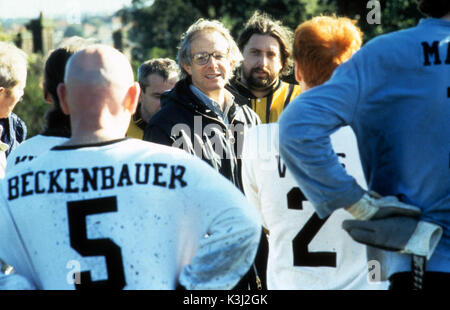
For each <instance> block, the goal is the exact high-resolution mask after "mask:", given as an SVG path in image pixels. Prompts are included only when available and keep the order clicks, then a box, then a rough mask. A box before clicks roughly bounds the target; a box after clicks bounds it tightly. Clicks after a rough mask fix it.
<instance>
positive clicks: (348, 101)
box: [279, 18, 450, 274]
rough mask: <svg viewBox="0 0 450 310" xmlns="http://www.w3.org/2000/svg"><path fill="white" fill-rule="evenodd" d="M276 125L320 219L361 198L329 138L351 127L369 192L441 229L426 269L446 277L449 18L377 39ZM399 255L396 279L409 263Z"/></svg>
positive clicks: (449, 251) (449, 261) (449, 238)
mask: <svg viewBox="0 0 450 310" xmlns="http://www.w3.org/2000/svg"><path fill="white" fill-rule="evenodd" d="M279 124H280V153H281V155H282V157H283V159H284V160H285V162H286V165H287V166H288V167H289V169H290V171H291V172H292V173H293V175H294V176H295V178H296V180H297V182H298V183H299V185H300V187H301V189H302V191H303V192H304V194H305V196H306V197H307V199H308V200H310V201H311V202H312V203H313V204H314V206H315V208H316V209H317V212H318V214H319V216H321V217H322V218H323V217H326V216H327V215H329V214H330V213H332V212H333V211H334V210H336V209H338V208H343V207H348V206H350V205H352V204H353V203H355V202H356V201H358V200H359V199H360V198H361V197H362V195H363V193H364V190H363V189H362V188H361V187H360V186H359V185H358V184H357V183H356V181H355V179H354V178H353V177H352V176H350V175H348V174H347V173H346V171H345V169H344V168H343V167H342V166H341V165H340V163H339V161H338V159H337V156H336V154H335V153H334V151H333V150H332V147H331V144H330V138H329V136H330V134H332V133H333V132H335V131H336V130H337V129H338V128H339V127H342V126H345V125H350V126H351V127H352V129H353V130H354V132H355V134H356V136H357V141H358V148H359V152H360V158H361V163H362V166H363V170H364V174H365V177H366V180H367V184H368V187H369V189H371V190H374V191H376V192H378V193H379V194H381V195H384V196H386V195H396V196H397V197H399V198H400V200H402V201H403V202H406V203H409V204H412V205H415V206H418V207H420V208H421V209H422V214H421V219H423V220H425V221H429V222H432V223H435V224H438V225H440V226H442V228H443V230H444V235H443V237H442V239H441V241H440V242H439V244H438V246H437V248H436V250H435V252H434V254H433V256H432V257H431V259H430V261H429V262H428V263H427V270H433V271H446V272H450V21H446V20H443V19H436V18H427V19H422V20H421V21H420V23H419V24H418V25H417V26H416V27H413V28H409V29H406V30H402V31H397V32H393V33H390V34H386V35H382V36H379V37H377V38H375V39H373V40H371V41H370V42H368V43H367V44H366V45H365V46H364V47H363V48H361V49H360V50H359V51H358V52H357V53H355V54H354V55H353V56H352V58H351V59H349V60H348V61H347V62H345V63H343V64H342V65H340V66H339V67H338V68H337V69H336V70H335V71H334V73H333V75H332V77H331V79H330V80H329V81H328V82H326V83H325V84H322V85H320V86H318V87H315V88H313V89H311V90H308V91H306V92H304V93H302V94H301V95H299V96H298V97H297V98H296V99H295V100H294V101H293V102H291V104H290V105H289V106H288V107H287V109H286V110H285V111H284V112H283V113H282V115H281V118H280V120H279ZM396 255H397V256H398V257H396V258H395V259H394V260H392V261H391V268H393V270H391V271H390V273H391V274H392V273H393V272H398V271H405V270H408V268H409V265H410V263H409V260H410V258H407V257H406V256H405V255H400V254H396Z"/></svg>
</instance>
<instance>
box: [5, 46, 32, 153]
mask: <svg viewBox="0 0 450 310" xmlns="http://www.w3.org/2000/svg"><path fill="white" fill-rule="evenodd" d="M26 81H27V55H26V54H25V52H24V51H22V50H21V49H19V48H17V47H16V46H14V45H13V44H10V43H5V42H0V141H1V142H3V144H2V145H4V144H6V146H7V148H6V146H5V147H4V149H5V151H4V152H5V155H6V157H8V155H9V153H10V152H11V151H12V150H13V149H14V148H16V146H18V145H19V143H21V142H22V141H23V140H25V138H26V135H27V127H26V125H25V123H24V122H23V121H22V120H21V119H20V118H19V117H18V116H17V115H16V114H14V113H13V112H12V111H13V109H14V107H15V106H16V104H17V103H18V102H20V101H22V96H23V93H24V88H25V84H26Z"/></svg>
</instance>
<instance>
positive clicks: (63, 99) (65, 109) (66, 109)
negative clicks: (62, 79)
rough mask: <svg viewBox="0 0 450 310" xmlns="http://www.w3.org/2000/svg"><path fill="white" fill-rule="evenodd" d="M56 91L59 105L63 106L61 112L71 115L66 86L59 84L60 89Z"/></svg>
mask: <svg viewBox="0 0 450 310" xmlns="http://www.w3.org/2000/svg"><path fill="white" fill-rule="evenodd" d="M56 91H57V93H58V98H59V104H60V106H61V110H62V111H63V112H64V114H66V115H69V114H70V109H69V105H68V104H67V100H66V95H67V89H66V84H64V83H59V84H58V87H57V88H56Z"/></svg>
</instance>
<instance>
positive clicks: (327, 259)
mask: <svg viewBox="0 0 450 310" xmlns="http://www.w3.org/2000/svg"><path fill="white" fill-rule="evenodd" d="M306 200H307V199H306V198H305V196H304V195H303V193H302V191H301V190H300V188H298V187H294V188H292V189H291V190H290V191H289V193H288V194H287V201H288V209H294V210H303V205H302V203H303V201H306ZM327 219H328V217H327V218H325V219H321V218H319V216H318V215H317V213H316V212H314V214H313V215H312V216H311V217H310V218H309V220H308V222H306V224H305V225H304V226H303V228H302V229H301V230H300V231H299V233H298V234H297V235H296V236H295V238H294V239H293V240H292V248H293V254H294V266H303V267H336V253H335V252H310V251H309V249H308V245H309V243H311V241H312V240H313V239H314V237H315V236H316V235H317V233H318V232H319V230H320V229H321V228H322V226H323V224H325V222H326V220H327Z"/></svg>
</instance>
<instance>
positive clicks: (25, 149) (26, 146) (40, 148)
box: [7, 135, 68, 168]
mask: <svg viewBox="0 0 450 310" xmlns="http://www.w3.org/2000/svg"><path fill="white" fill-rule="evenodd" d="M67 140H68V138H64V137H53V136H44V135H36V136H34V137H32V138H30V139H27V140H25V141H23V142H22V143H21V144H19V145H18V146H17V147H16V148H15V149H14V150H13V151H12V152H11V153H10V154H9V156H8V159H7V166H8V167H10V168H11V167H14V166H16V165H17V164H19V163H22V162H27V161H30V160H33V159H34V158H36V157H37V156H39V155H41V154H42V153H44V152H46V151H48V150H50V149H51V148H52V147H54V146H55V145H59V144H62V143H64V142H66V141H67Z"/></svg>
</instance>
